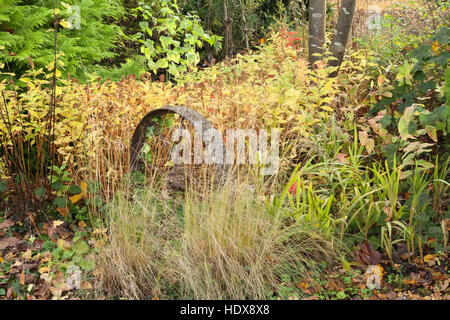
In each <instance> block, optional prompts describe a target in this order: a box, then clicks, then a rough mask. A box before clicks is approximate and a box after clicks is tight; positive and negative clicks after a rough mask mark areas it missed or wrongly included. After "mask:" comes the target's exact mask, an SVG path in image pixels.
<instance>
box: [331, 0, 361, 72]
mask: <svg viewBox="0 0 450 320" xmlns="http://www.w3.org/2000/svg"><path fill="white" fill-rule="evenodd" d="M355 8H356V0H342V1H341V8H340V10H339V16H338V22H337V25H336V30H335V31H334V36H333V41H332V42H331V48H330V51H331V53H332V54H333V57H335V58H336V59H337V60H334V59H333V60H331V61H330V63H329V64H330V66H333V67H340V65H341V63H342V60H343V59H344V54H345V48H346V47H347V43H348V40H349V38H350V30H351V28H352V22H353V16H354V15H355ZM337 73H338V70H336V71H335V72H333V73H332V74H331V76H332V77H335V76H337Z"/></svg>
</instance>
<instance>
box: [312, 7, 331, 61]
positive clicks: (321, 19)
mask: <svg viewBox="0 0 450 320" xmlns="http://www.w3.org/2000/svg"><path fill="white" fill-rule="evenodd" d="M326 4H327V1H326V0H311V1H310V2H309V26H308V29H309V30H308V32H309V37H308V50H309V63H310V65H311V68H313V67H314V63H316V62H317V61H319V60H322V58H321V57H318V56H315V55H314V54H315V53H319V54H322V53H323V52H322V48H323V46H324V45H325V26H326V17H327V15H326V8H327V5H326Z"/></svg>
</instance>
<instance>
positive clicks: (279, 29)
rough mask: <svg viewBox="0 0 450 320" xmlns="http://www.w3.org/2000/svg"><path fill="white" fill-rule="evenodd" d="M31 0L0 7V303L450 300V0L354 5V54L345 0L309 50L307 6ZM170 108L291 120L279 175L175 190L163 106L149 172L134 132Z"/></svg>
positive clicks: (205, 174)
mask: <svg viewBox="0 0 450 320" xmlns="http://www.w3.org/2000/svg"><path fill="white" fill-rule="evenodd" d="M31 2H32V3H31ZM31 2H25V1H6V0H5V6H2V7H1V9H0V28H1V29H0V30H1V31H0V53H1V55H0V59H1V60H0V67H2V69H1V77H0V79H1V80H0V92H1V104H0V114H1V118H0V192H1V195H0V299H19V300H21V299H30V300H33V299H123V298H124V299H311V300H319V299H327V300H329V299H337V300H344V299H354V300H359V299H380V300H383V299H391V300H392V299H399V300H405V299H433V300H440V299H448V296H449V294H448V293H449V290H450V289H449V287H450V278H449V276H448V267H449V257H448V245H449V243H448V242H449V241H448V235H449V234H448V232H449V227H450V217H449V213H450V212H449V206H448V204H449V188H450V186H449V175H450V163H449V149H448V147H449V136H448V126H449V124H450V105H449V102H450V91H449V87H450V71H449V67H448V58H449V52H450V50H449V48H450V28H449V26H448V17H449V11H448V10H449V7H448V4H447V3H446V2H444V1H415V2H414V1H394V3H393V4H392V5H391V4H384V2H383V6H380V7H379V9H380V10H381V11H380V12H381V13H380V20H377V21H376V22H379V24H377V25H378V26H379V28H380V29H373V28H367V30H365V31H364V30H363V29H361V28H360V26H361V21H360V20H359V18H358V17H359V15H360V14H361V15H362V13H367V10H368V6H367V5H368V4H369V3H368V2H367V3H365V4H364V5H362V4H357V6H356V9H355V13H354V14H355V17H356V18H355V19H354V20H353V27H352V30H353V31H352V32H353V36H352V33H351V32H350V30H347V31H348V32H349V40H348V41H349V43H348V45H347V50H346V51H345V56H344V57H343V61H342V63H338V64H336V63H335V61H336V60H337V59H336V39H334V38H333V29H336V30H341V29H339V28H340V26H341V25H342V23H339V18H338V12H339V11H342V9H341V10H339V9H340V8H342V7H340V5H343V3H346V2H345V1H341V2H339V3H335V2H329V3H328V5H327V6H323V8H322V9H323V10H324V12H325V15H324V16H323V22H327V25H326V26H327V27H326V29H324V32H323V39H322V44H323V47H322V49H320V50H319V51H320V52H319V53H315V54H311V55H310V54H309V53H311V52H310V50H309V49H308V23H309V22H310V19H309V15H308V14H307V13H308V9H307V8H308V7H309V4H310V3H311V2H312V1H309V2H307V3H304V2H302V1H299V2H298V3H297V2H295V1H294V2H295V3H288V4H286V3H283V2H282V1H280V2H279V3H278V6H277V7H278V9H277V11H276V12H272V13H271V10H273V7H274V6H271V9H270V10H269V9H267V6H268V3H269V2H270V1H239V3H240V4H241V6H240V7H234V6H235V4H234V3H233V4H228V5H229V6H228V10H229V12H228V14H229V15H230V16H232V17H234V18H233V19H236V17H238V18H239V19H240V21H242V23H244V22H245V23H246V26H244V24H242V25H240V26H239V27H235V26H234V25H233V24H227V21H223V25H222V27H223V29H220V28H219V26H220V25H221V24H220V22H219V21H218V20H217V17H216V16H217V14H218V12H220V11H218V10H227V9H226V8H227V6H226V4H227V3H228V1H223V2H220V1H210V2H208V3H206V2H205V3H203V2H201V1H200V2H197V1H195V2H194V1H187V2H186V3H184V4H180V3H177V2H176V1H162V2H156V1H142V2H140V3H137V2H133V1H122V2H117V3H116V4H115V5H110V4H108V3H106V1H100V0H98V1H97V2H98V4H99V5H103V6H105V10H98V11H97V10H94V11H89V12H91V14H89V15H87V16H83V12H85V11H86V10H88V8H90V6H92V3H93V2H90V1H84V0H83V1H78V2H77V1H67V3H58V4H57V5H56V6H55V7H53V4H52V3H50V2H48V3H47V2H45V1H44V2H42V3H41V2H39V1H35V2H33V1H31ZM347 2H351V1H347ZM30 3H31V4H30ZM270 3H271V2H270ZM324 3H325V2H324ZM355 3H356V2H355ZM224 4H225V6H223V5H224ZM73 5H76V6H78V8H81V16H82V17H83V18H82V20H81V26H82V28H81V29H71V25H70V23H76V19H75V20H74V18H71V15H70V14H69V13H70V12H68V11H65V10H66V8H72V9H71V10H75V8H76V7H72V6H73ZM416 7H417V8H419V9H418V10H417V11H416V12H415V13H414V14H412V13H411V8H416ZM317 8H318V7H317V6H316V9H317ZM32 9H36V10H38V11H37V12H38V13H39V15H36V16H35V19H34V20H33V19H32V18H31V16H30V18H29V19H31V20H33V21H32V22H33V23H31V24H28V25H21V24H20V23H18V21H20V19H22V18H21V17H24V16H26V12H27V10H32ZM58 9H59V11H58ZM194 9H195V12H194ZM316 9H314V10H316ZM258 16H265V17H266V19H260V20H258V19H257V17H258ZM369 17H370V15H369ZM412 20H413V21H418V22H420V24H419V23H418V24H413V23H409V22H408V21H412ZM263 21H264V23H266V25H264V26H262V25H259V24H261V23H263ZM341 22H342V20H341ZM366 22H367V21H366ZM369 22H370V21H369ZM372 22H373V21H372ZM421 25H426V26H427V28H421V27H420V26H421ZM252 26H253V27H252ZM365 26H367V25H365ZM233 27H234V29H233ZM252 28H253V29H252ZM58 29H59V30H58ZM100 29H101V30H105V33H104V36H103V37H97V36H95V34H94V33H95V32H98V31H99V30H100ZM219 29H220V30H219ZM233 30H234V31H233ZM55 31H56V32H55ZM363 31H364V32H363ZM338 32H339V31H338ZM25 35H27V36H29V37H31V38H30V39H33V41H28V42H27V40H26V39H28V38H27V37H25ZM55 36H56V40H57V47H56V51H55V50H54V40H55ZM222 36H223V37H222ZM239 37H241V38H239ZM85 38H86V39H85ZM83 39H85V40H86V41H85V40H83ZM236 39H240V40H236ZM88 40H89V41H88ZM318 40H321V39H318ZM319 42H320V41H319ZM319 42H317V43H319ZM380 42H383V43H384V44H385V45H383V46H381V45H380ZM58 44H59V45H58ZM243 44H244V47H245V50H238V48H239V46H241V45H243ZM312 44H314V43H312ZM309 45H311V42H309ZM69 47H70V48H69ZM120 48H122V49H120ZM75 51H76V52H75ZM80 59H81V60H80ZM311 62H312V63H311ZM174 105H175V106H186V107H189V108H191V109H193V110H195V111H197V112H199V113H200V114H202V115H204V116H205V117H206V118H207V119H208V120H209V121H210V122H211V124H212V125H213V126H214V127H215V128H217V129H219V130H222V131H224V130H226V129H233V128H240V129H255V128H256V129H258V130H263V129H267V130H268V132H269V137H268V138H269V141H270V138H271V137H273V135H274V134H275V133H274V132H275V131H274V130H275V128H279V129H280V134H279V164H278V171H277V172H276V174H274V175H268V176H264V175H261V173H260V172H261V171H260V169H261V167H264V164H262V163H260V162H258V163H257V164H256V165H255V164H240V165H233V166H231V169H230V170H229V171H227V172H226V174H225V175H224V176H220V177H216V176H215V171H214V170H211V168H210V167H208V166H201V168H200V169H199V175H198V177H197V178H196V180H195V181H194V182H192V181H189V179H185V177H184V176H183V175H182V176H181V178H180V177H178V178H179V180H180V183H178V186H179V188H173V183H172V184H171V183H168V182H171V181H172V180H173V179H174V177H173V176H171V174H172V173H174V172H175V173H176V170H173V169H172V168H173V167H174V164H173V163H171V162H166V160H164V161H163V160H162V159H160V158H159V157H160V156H159V155H158V154H157V153H155V151H154V150H157V149H158V148H159V147H160V146H161V145H162V142H161V140H163V139H162V138H161V137H163V136H162V135H160V136H158V135H157V134H158V132H159V131H158V130H157V128H159V129H161V130H163V129H164V130H167V131H165V133H164V134H166V137H169V136H170V134H171V132H172V131H170V130H173V129H174V128H175V127H177V126H178V125H177V124H176V123H177V121H178V118H176V117H167V119H166V120H167V122H164V123H163V122H161V120H158V119H155V120H154V123H155V127H152V128H150V129H151V130H148V131H147V132H146V139H147V140H146V144H145V147H144V150H143V153H142V155H143V160H144V162H145V163H146V164H147V167H146V168H147V169H145V167H144V168H143V169H142V170H138V171H136V172H132V170H131V167H132V164H131V163H130V152H131V151H130V142H131V140H132V135H133V131H134V129H135V128H136V126H137V125H138V123H139V122H140V121H141V119H142V117H143V116H144V115H145V114H146V113H147V112H149V111H151V110H154V109H157V108H160V107H164V106H174ZM247 156H248V157H250V154H249V153H247ZM155 163H160V164H161V165H160V167H165V168H166V170H165V171H164V174H159V175H158V174H155V171H153V170H149V169H148V168H149V164H155ZM163 163H164V164H163ZM158 172H163V171H158ZM171 179H172V180H171Z"/></svg>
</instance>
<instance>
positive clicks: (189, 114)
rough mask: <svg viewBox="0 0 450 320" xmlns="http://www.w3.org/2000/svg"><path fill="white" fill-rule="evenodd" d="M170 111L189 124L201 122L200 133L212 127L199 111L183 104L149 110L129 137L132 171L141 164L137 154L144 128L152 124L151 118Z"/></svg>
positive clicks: (142, 138) (136, 169)
mask: <svg viewBox="0 0 450 320" xmlns="http://www.w3.org/2000/svg"><path fill="white" fill-rule="evenodd" d="M171 113H172V114H178V115H180V116H181V118H183V119H184V120H186V121H188V122H189V123H190V124H191V125H194V123H195V122H201V123H202V130H203V132H202V134H203V133H204V132H205V131H206V130H208V129H209V128H212V124H211V122H209V121H208V119H206V118H205V117H204V116H202V115H201V114H200V113H199V112H197V111H195V110H193V109H191V108H188V107H185V106H167V107H163V108H159V109H155V110H152V111H150V112H149V113H147V114H146V115H145V116H144V118H142V120H141V121H140V122H139V124H138V125H137V127H136V130H135V131H134V133H133V137H132V139H131V149H130V170H131V171H132V172H134V171H138V170H139V169H140V168H141V166H142V165H143V161H142V160H141V159H140V158H139V154H140V152H141V149H142V147H143V145H144V141H145V133H146V130H147V128H148V127H149V126H150V125H152V124H153V120H152V119H153V118H154V117H161V116H163V115H166V114H171Z"/></svg>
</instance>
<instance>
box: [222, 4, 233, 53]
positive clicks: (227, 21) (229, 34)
mask: <svg viewBox="0 0 450 320" xmlns="http://www.w3.org/2000/svg"><path fill="white" fill-rule="evenodd" d="M232 23H233V20H232V19H231V17H230V16H229V15H228V0H223V24H224V27H225V44H224V50H225V56H226V57H231V53H232V48H233V30H232V29H231V28H232Z"/></svg>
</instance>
